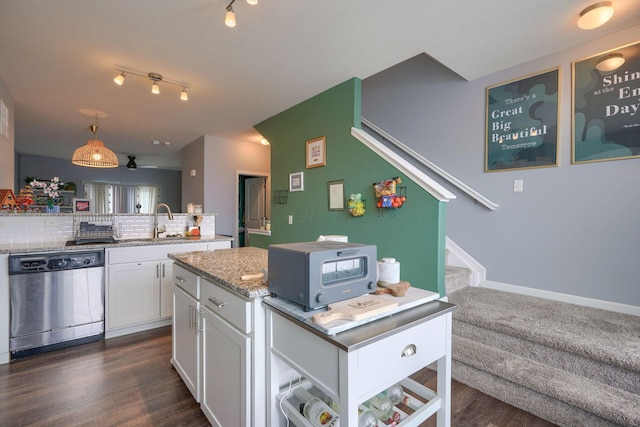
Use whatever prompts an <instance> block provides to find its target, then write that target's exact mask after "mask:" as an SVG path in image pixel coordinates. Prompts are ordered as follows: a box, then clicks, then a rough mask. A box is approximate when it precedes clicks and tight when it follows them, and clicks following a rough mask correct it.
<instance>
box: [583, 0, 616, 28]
mask: <svg viewBox="0 0 640 427" xmlns="http://www.w3.org/2000/svg"><path fill="white" fill-rule="evenodd" d="M612 16H613V5H612V4H611V2H610V1H601V2H599V3H594V4H592V5H591V6H589V7H587V8H586V9H584V10H583V11H582V12H580V18H579V19H578V27H580V28H582V29H583V30H592V29H594V28H598V27H600V26H601V25H604V24H605V23H606V22H607V21H608V20H609V19H611V17H612Z"/></svg>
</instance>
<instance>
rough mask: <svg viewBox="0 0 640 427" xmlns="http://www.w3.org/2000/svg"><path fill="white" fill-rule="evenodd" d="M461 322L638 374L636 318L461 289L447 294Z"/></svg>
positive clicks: (639, 354)
mask: <svg viewBox="0 0 640 427" xmlns="http://www.w3.org/2000/svg"><path fill="white" fill-rule="evenodd" d="M448 298H449V302H451V303H453V304H456V305H458V309H457V310H456V311H455V312H454V313H453V317H454V321H455V320H462V321H465V322H468V323H472V324H476V325H479V326H482V327H484V328H487V329H491V330H495V331H498V332H501V333H505V334H509V335H514V336H517V337H520V338H523V339H526V340H529V341H532V342H536V343H539V344H543V345H546V346H550V347H553V348H558V349H561V350H564V351H567V352H571V353H576V354H580V355H583V356H585V357H589V358H593V359H594V360H598V361H601V362H604V363H610V364H613V365H619V366H622V367H624V368H625V369H629V370H631V371H635V372H640V316H633V315H629V314H622V313H616V312H611V311H607V310H602V309H597V308H592V307H584V306H578V305H575V304H568V303H564V302H559V301H552V300H548V299H543V298H537V297H532V296H528V295H520V294H515V293H511V292H504V291H497V290H494V289H489V288H484V287H479V286H478V287H465V288H462V289H459V290H457V291H455V292H453V293H451V294H450V295H448Z"/></svg>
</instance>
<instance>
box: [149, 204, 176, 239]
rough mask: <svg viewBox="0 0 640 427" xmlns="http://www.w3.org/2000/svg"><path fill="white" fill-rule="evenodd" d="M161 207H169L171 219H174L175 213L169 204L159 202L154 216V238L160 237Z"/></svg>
mask: <svg viewBox="0 0 640 427" xmlns="http://www.w3.org/2000/svg"><path fill="white" fill-rule="evenodd" d="M161 207H165V208H166V209H167V212H168V213H169V219H170V220H172V219H173V214H172V213H171V208H170V207H169V205H167V204H166V203H158V205H157V206H156V209H155V212H154V218H153V238H154V239H157V238H158V209H159V208H161Z"/></svg>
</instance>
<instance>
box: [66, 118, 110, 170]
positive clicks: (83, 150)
mask: <svg viewBox="0 0 640 427" xmlns="http://www.w3.org/2000/svg"><path fill="white" fill-rule="evenodd" d="M89 129H90V130H91V132H93V138H94V139H90V140H89V141H87V144H86V145H83V146H82V147H79V148H77V149H76V151H74V152H73V156H72V157H71V163H73V164H74V165H78V166H86V167H89V168H117V167H118V157H117V156H116V153H114V152H113V151H111V150H109V149H108V148H107V147H105V146H104V142H102V141H100V140H99V139H95V137H96V134H97V133H98V115H97V114H96V124H95V125H91V126H89Z"/></svg>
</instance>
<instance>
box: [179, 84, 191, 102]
mask: <svg viewBox="0 0 640 427" xmlns="http://www.w3.org/2000/svg"><path fill="white" fill-rule="evenodd" d="M180 99H181V100H182V101H188V100H189V94H188V93H187V89H186V88H184V87H183V88H182V92H180Z"/></svg>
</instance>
